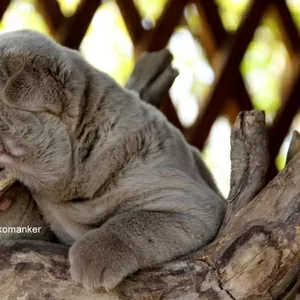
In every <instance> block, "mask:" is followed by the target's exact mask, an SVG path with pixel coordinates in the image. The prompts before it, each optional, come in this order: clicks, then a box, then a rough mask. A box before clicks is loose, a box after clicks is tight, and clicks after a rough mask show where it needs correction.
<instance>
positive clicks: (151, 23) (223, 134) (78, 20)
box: [0, 0, 300, 196]
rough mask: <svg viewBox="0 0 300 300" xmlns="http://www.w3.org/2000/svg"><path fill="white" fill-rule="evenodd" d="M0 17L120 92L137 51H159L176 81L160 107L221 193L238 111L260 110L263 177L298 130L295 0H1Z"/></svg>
mask: <svg viewBox="0 0 300 300" xmlns="http://www.w3.org/2000/svg"><path fill="white" fill-rule="evenodd" d="M0 18H1V21H0V32H7V31H12V30H17V29H22V28H31V29H35V30H38V31H40V32H43V33H45V34H46V35H49V36H52V37H53V38H55V39H56V40H57V41H58V42H60V43H62V44H64V45H66V46H68V47H71V48H75V49H76V48H77V49H79V50H80V51H81V52H82V54H83V56H84V57H85V58H86V59H87V60H88V61H89V62H90V63H91V64H93V65H94V66H95V67H97V68H99V69H101V70H103V71H105V72H107V73H109V74H110V75H111V76H112V77H114V78H115V79H116V80H117V81H118V82H119V83H120V84H122V85H124V84H125V83H126V81H127V80H128V78H129V76H130V74H131V71H132V70H133V67H134V64H135V60H136V58H137V57H138V56H139V55H140V54H141V53H142V52H144V51H156V50H159V49H162V48H165V47H167V48H168V49H169V50H170V51H171V52H172V54H173V56H174V62H173V64H174V66H175V67H176V68H177V69H178V70H179V76H178V77H177V79H176V80H175V82H174V84H173V87H172V88H171V90H170V95H169V97H168V99H165V101H164V103H163V105H162V110H163V111H164V113H165V114H166V115H167V116H168V118H169V120H170V121H171V122H173V123H174V124H175V125H176V126H177V127H179V128H180V129H181V130H182V131H183V132H184V134H185V136H186V137H187V139H188V140H189V141H190V142H191V143H192V144H194V145H195V146H197V147H198V148H199V149H200V150H201V152H202V154H203V156H204V159H205V161H206V162H207V164H208V165H209V167H210V168H211V170H212V172H213V174H214V176H215V178H216V180H217V183H218V185H219V187H220V189H221V190H222V192H223V194H224V195H225V196H226V195H227V193H228V190H229V176H230V128H231V126H232V124H233V122H234V120H235V118H236V116H237V114H238V112H239V111H241V110H249V109H252V108H256V109H260V110H264V111H265V112H266V119H267V124H268V126H269V129H270V130H269V134H270V149H271V165H270V170H269V171H270V176H271V177H272V176H274V175H275V174H276V172H277V170H280V169H282V168H283V167H284V165H285V157H286V151H287V148H288V144H289V141H290V138H291V133H292V130H294V129H298V130H300V117H299V114H298V113H297V112H298V107H299V105H298V103H299V104H300V68H299V62H300V59H299V55H298V53H299V46H300V42H299V26H300V0H286V1H285V0H193V1H188V0H119V1H118V0H116V1H113V0H103V1H100V0H10V1H9V0H1V1H0Z"/></svg>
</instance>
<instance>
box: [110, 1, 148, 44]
mask: <svg viewBox="0 0 300 300" xmlns="http://www.w3.org/2000/svg"><path fill="white" fill-rule="evenodd" d="M116 2H117V4H118V6H119V9H120V11H121V14H122V16H123V20H124V22H125V24H126V27H127V30H128V32H129V35H130V38H131V40H132V43H133V44H135V43H137V42H138V41H139V40H140V39H141V37H142V35H143V34H144V33H145V30H144V29H143V27H142V25H141V16H140V14H139V12H138V10H137V8H136V7H135V5H134V3H133V1H132V0H116Z"/></svg>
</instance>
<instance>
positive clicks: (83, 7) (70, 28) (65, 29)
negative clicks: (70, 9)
mask: <svg viewBox="0 0 300 300" xmlns="http://www.w3.org/2000/svg"><path fill="white" fill-rule="evenodd" d="M101 2H102V1H101V0H81V2H80V4H79V6H78V8H77V10H76V12H75V13H74V14H73V15H72V16H71V17H70V18H67V19H66V20H65V22H64V23H63V24H62V25H61V26H60V27H59V29H58V30H57V32H56V35H55V38H56V40H57V41H58V42H59V43H61V44H62V45H64V46H67V47H69V48H73V49H78V48H79V46H80V44H81V41H82V39H83V38H84V36H85V33H86V31H87V29H88V27H89V25H90V23H91V21H92V19H93V16H94V14H95V12H96V10H97V8H98V7H99V6H100V4H101Z"/></svg>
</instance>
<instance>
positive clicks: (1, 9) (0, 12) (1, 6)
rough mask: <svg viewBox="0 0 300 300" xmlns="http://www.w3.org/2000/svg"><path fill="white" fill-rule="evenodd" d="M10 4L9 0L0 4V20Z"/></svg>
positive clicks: (3, 0)
mask: <svg viewBox="0 0 300 300" xmlns="http://www.w3.org/2000/svg"><path fill="white" fill-rule="evenodd" d="M9 4H10V0H2V1H1V4H0V20H1V19H2V17H3V15H4V13H5V11H6V9H7V8H8V6H9Z"/></svg>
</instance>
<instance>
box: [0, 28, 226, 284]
mask: <svg viewBox="0 0 300 300" xmlns="http://www.w3.org/2000/svg"><path fill="white" fill-rule="evenodd" d="M0 91H1V96H0V165H1V166H2V167H4V168H5V170H6V172H8V173H9V174H11V175H12V176H14V177H15V178H16V179H17V180H18V181H20V182H21V183H23V184H24V186H26V187H27V188H28V190H30V192H31V194H32V197H33V199H34V200H35V202H36V203H37V205H38V208H39V209H40V211H41V213H42V215H43V217H44V219H45V220H46V222H47V224H49V226H50V227H51V229H52V231H53V232H54V233H55V235H56V236H57V237H58V239H59V240H60V241H61V242H62V243H64V244H67V245H72V246H71V248H70V253H69V258H70V265H71V275H72V278H73V279H74V280H76V281H78V282H81V283H82V284H83V285H84V286H85V287H87V288H99V287H104V288H106V289H107V290H110V289H112V288H114V287H115V286H116V285H118V284H119V283H120V282H121V281H122V280H123V278H124V277H126V276H127V275H129V274H132V273H134V272H135V271H137V270H138V269H141V268H146V267H151V266H154V265H156V264H158V263H162V262H165V261H168V260H171V259H173V258H175V257H178V256H180V255H183V254H187V253H189V252H191V251H193V250H196V249H198V248H200V247H203V246H205V245H206V244H207V243H209V241H211V240H212V239H213V238H214V236H215V235H216V233H217V231H218V228H219V226H220V224H221V221H222V219H223V215H224V211H225V201H224V199H223V198H222V197H221V196H220V195H219V193H218V192H217V190H216V188H215V185H214V183H213V180H212V177H211V175H210V173H209V171H208V170H207V168H206V167H205V165H204V163H203V162H202V160H201V159H200V157H199V156H198V153H197V150H196V149H195V148H193V147H191V146H190V145H189V144H187V142H186V141H185V139H184V137H183V136H182V134H181V133H180V132H179V130H177V129H176V128H175V127H174V126H172V125H171V124H170V123H169V122H168V121H167V120H166V118H165V117H164V116H163V114H162V113H161V112H160V111H159V110H157V109H156V108H154V107H152V106H151V105H149V104H146V103H144V102H142V101H141V100H140V99H139V97H138V95H137V94H136V93H134V92H130V91H127V90H125V89H124V88H122V87H120V86H119V85H118V84H117V83H116V82H115V81H114V80H113V79H111V78H110V77H109V76H107V75H106V74H104V73H102V72H100V71H98V70H96V69H95V68H93V67H92V66H91V65H90V64H88V63H87V62H86V61H85V60H84V59H83V58H82V57H81V56H80V54H79V53H78V52H77V51H73V50H70V49H68V48H65V47H62V46H60V45H58V44H56V43H55V42H54V41H52V40H51V39H49V38H47V37H45V36H43V35H42V34H39V33H37V32H34V31H29V30H23V31H16V32H11V33H5V34H2V35H0ZM15 209H16V207H15ZM4 213H5V212H0V222H2V224H4V223H5V218H3V216H4ZM1 214H2V215H1ZM16 215H17V214H16ZM32 215H33V216H37V215H38V214H32ZM1 218H2V219H1ZM33 218H34V217H33ZM26 222H28V223H30V224H34V220H31V221H29V220H28V219H27V221H26Z"/></svg>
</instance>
